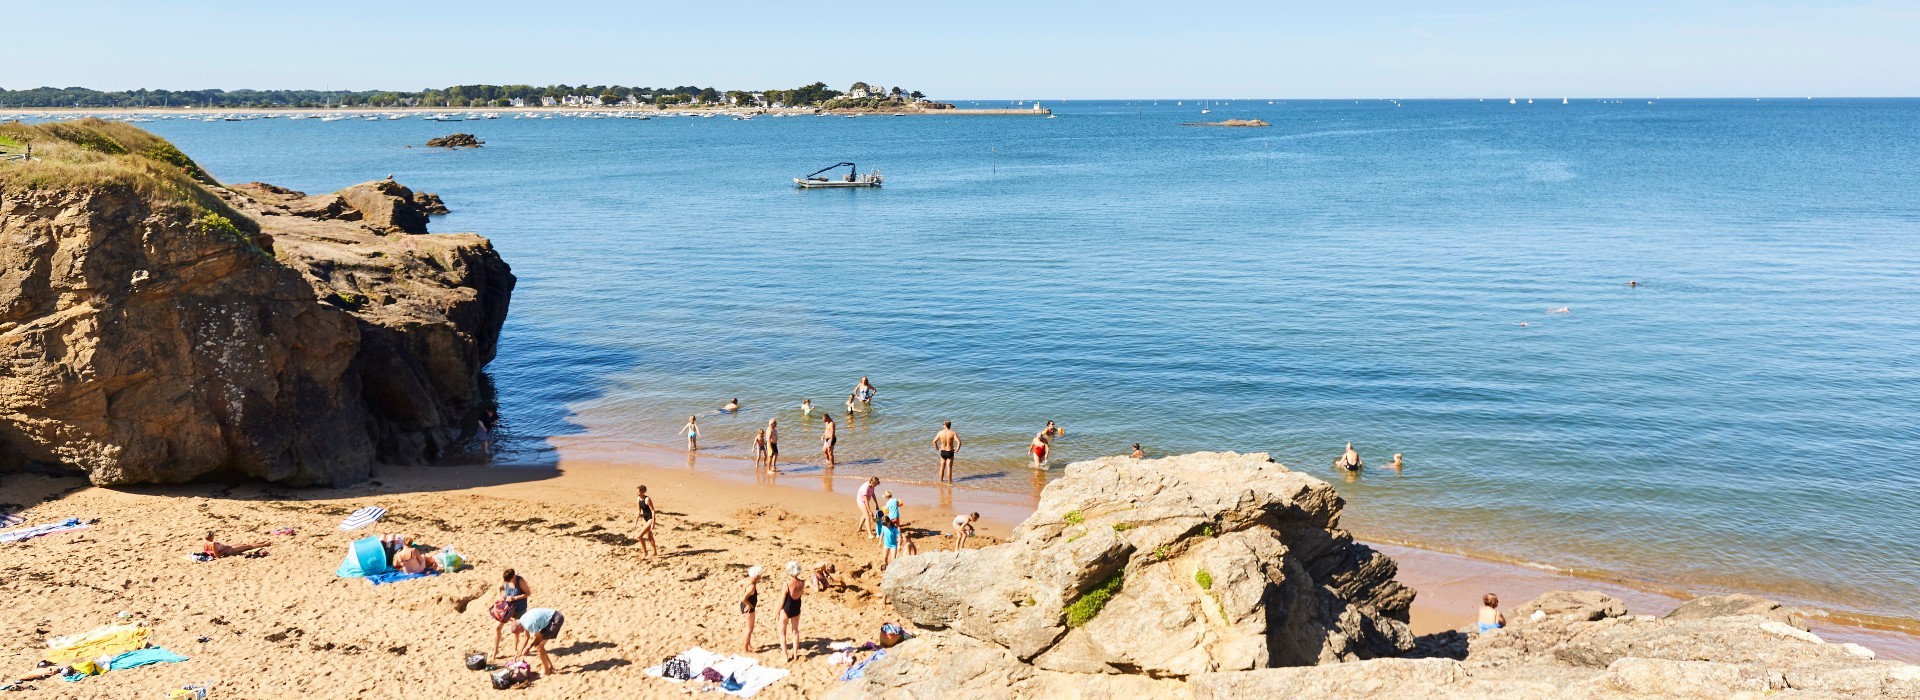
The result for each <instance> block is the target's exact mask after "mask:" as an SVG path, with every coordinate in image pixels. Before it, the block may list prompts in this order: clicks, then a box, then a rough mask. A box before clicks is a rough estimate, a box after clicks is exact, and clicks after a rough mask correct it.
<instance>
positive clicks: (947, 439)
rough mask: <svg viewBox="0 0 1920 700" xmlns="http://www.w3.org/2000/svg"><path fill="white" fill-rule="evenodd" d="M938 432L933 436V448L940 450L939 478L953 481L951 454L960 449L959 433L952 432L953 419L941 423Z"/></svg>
mask: <svg viewBox="0 0 1920 700" xmlns="http://www.w3.org/2000/svg"><path fill="white" fill-rule="evenodd" d="M941 426H942V427H941V428H940V433H939V434H937V435H934V436H933V449H936V450H939V451H940V480H941V481H945V482H952V481H953V456H954V454H956V453H958V452H959V451H960V434H959V433H956V432H953V421H946V422H945V423H942V424H941Z"/></svg>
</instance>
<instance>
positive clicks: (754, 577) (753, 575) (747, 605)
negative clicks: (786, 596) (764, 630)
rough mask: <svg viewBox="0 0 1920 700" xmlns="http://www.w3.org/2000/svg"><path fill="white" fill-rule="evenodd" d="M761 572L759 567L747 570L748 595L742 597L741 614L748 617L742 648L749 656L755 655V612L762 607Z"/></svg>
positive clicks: (746, 586)
mask: <svg viewBox="0 0 1920 700" xmlns="http://www.w3.org/2000/svg"><path fill="white" fill-rule="evenodd" d="M760 571H761V569H760V567H759V566H751V567H748V568H747V580H746V585H745V588H746V589H747V594H746V595H744V596H741V597H740V614H742V615H745V616H747V640H746V641H745V642H743V643H742V644H741V645H740V648H741V649H743V650H745V651H746V652H747V653H749V654H751V653H753V612H754V610H756V609H758V608H759V607H760Z"/></svg>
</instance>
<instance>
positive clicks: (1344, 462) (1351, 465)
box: [1333, 442, 1366, 472]
mask: <svg viewBox="0 0 1920 700" xmlns="http://www.w3.org/2000/svg"><path fill="white" fill-rule="evenodd" d="M1333 466H1336V467H1339V468H1341V469H1345V470H1347V471H1350V472H1356V471H1360V468H1361V467H1364V466H1366V464H1365V463H1363V462H1361V461H1360V453H1358V452H1355V451H1353V443H1351V442H1349V443H1347V451H1346V452H1345V453H1343V454H1341V455H1340V458H1339V459H1336V460H1334V461H1333Z"/></svg>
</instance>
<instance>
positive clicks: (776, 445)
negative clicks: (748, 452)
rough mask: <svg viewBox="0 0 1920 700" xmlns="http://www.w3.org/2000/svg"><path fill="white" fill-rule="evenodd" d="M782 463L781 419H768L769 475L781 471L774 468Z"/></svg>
mask: <svg viewBox="0 0 1920 700" xmlns="http://www.w3.org/2000/svg"><path fill="white" fill-rule="evenodd" d="M779 461H780V419H778V418H769V419H767V473H769V474H771V473H773V472H777V471H780V468H779V467H777V466H774V464H775V463H777V462H779Z"/></svg>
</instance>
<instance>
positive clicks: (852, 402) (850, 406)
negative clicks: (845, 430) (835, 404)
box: [847, 394, 860, 416]
mask: <svg viewBox="0 0 1920 700" xmlns="http://www.w3.org/2000/svg"><path fill="white" fill-rule="evenodd" d="M858 410H860V401H859V400H858V399H855V398H853V394H847V415H849V416H851V415H853V412H854V411H858Z"/></svg>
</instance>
